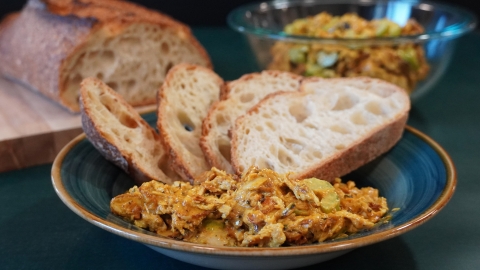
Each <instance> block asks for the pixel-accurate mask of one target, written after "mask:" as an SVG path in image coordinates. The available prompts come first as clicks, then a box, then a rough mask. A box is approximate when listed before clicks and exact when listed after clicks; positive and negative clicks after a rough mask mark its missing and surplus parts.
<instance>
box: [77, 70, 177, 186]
mask: <svg viewBox="0 0 480 270" xmlns="http://www.w3.org/2000/svg"><path fill="white" fill-rule="evenodd" d="M80 107H81V118H82V127H83V130H84V132H85V134H86V135H87V138H88V139H89V140H90V142H91V143H92V144H93V146H94V147H95V148H96V149H97V150H98V151H100V153H101V154H102V155H103V156H104V157H105V158H106V159H107V160H109V161H111V162H112V163H114V164H115V165H117V166H118V167H120V168H121V169H122V170H124V171H125V172H127V173H128V174H130V176H132V178H133V179H134V181H135V183H136V184H137V185H140V184H141V183H143V182H145V181H150V180H152V179H155V180H158V181H161V182H164V183H169V184H170V183H172V182H173V180H179V179H180V177H179V176H178V175H176V174H175V173H174V172H173V170H171V169H170V168H169V163H168V156H167V154H166V152H165V151H164V149H163V146H162V142H161V140H160V137H159V135H158V134H157V133H156V131H155V130H154V129H153V128H152V127H151V126H150V125H149V124H148V123H147V122H145V120H143V118H142V117H141V116H140V115H139V114H138V113H137V112H136V111H135V109H134V108H133V107H132V106H131V105H129V104H128V103H126V102H125V101H124V100H123V98H122V96H120V95H119V94H118V93H117V92H115V91H113V90H112V89H111V88H110V87H108V86H107V85H106V84H105V83H103V82H102V81H100V80H98V79H96V78H86V79H84V80H83V81H82V83H81V90H80Z"/></svg>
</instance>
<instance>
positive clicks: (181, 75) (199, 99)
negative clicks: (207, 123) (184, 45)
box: [157, 64, 226, 183]
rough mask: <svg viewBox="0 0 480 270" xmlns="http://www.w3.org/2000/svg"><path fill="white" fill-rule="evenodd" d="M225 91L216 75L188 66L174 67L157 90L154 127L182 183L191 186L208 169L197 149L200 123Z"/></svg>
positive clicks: (199, 150) (208, 166) (198, 148)
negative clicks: (188, 182) (155, 126)
mask: <svg viewBox="0 0 480 270" xmlns="http://www.w3.org/2000/svg"><path fill="white" fill-rule="evenodd" d="M225 89H226V88H225V85H224V81H223V80H222V78H220V77H219V76H218V75H217V74H216V73H215V72H213V71H212V70H210V69H207V68H204V67H201V66H197V65H191V64H179V65H176V66H174V67H173V68H172V69H171V70H170V71H169V72H168V74H167V77H166V79H165V83H164V84H163V85H162V87H161V88H160V91H159V94H158V97H159V98H158V100H159V104H158V110H157V115H158V119H157V127H158V130H159V132H160V134H161V138H162V141H163V143H164V146H165V149H166V150H167V151H168V154H169V156H170V160H171V162H172V167H173V169H174V170H175V171H176V172H177V173H178V174H179V175H180V176H181V177H182V178H183V179H184V180H187V181H190V182H192V183H193V181H194V179H195V177H196V176H198V175H200V174H201V173H203V172H205V171H207V170H210V168H211V167H210V165H209V164H208V163H207V161H206V160H205V157H204V155H203V152H202V150H201V149H200V136H201V129H202V121H203V119H204V118H205V117H206V116H207V113H208V110H209V108H210V106H211V105H212V104H213V103H214V102H216V101H217V100H220V99H222V98H223V97H224V96H225V91H226V90H225Z"/></svg>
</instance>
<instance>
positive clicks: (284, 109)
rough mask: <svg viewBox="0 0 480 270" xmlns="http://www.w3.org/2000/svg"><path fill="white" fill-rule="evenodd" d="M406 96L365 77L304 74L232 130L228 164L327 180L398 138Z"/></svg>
mask: <svg viewBox="0 0 480 270" xmlns="http://www.w3.org/2000/svg"><path fill="white" fill-rule="evenodd" d="M409 110H410V99H409V97H408V95H407V93H406V92H405V91H404V90H403V89H401V88H399V87H397V86H395V85H393V84H390V83H387V82H385V81H381V80H376V79H369V78H360V77H359V78H341V79H320V78H314V79H305V80H304V81H303V82H302V85H301V91H300V92H287V93H277V94H272V95H270V96H268V97H267V98H265V99H264V100H262V101H261V102H260V103H258V104H257V105H256V106H255V107H254V108H252V109H251V110H250V111H249V112H248V113H247V114H246V115H244V116H241V117H239V118H238V119H237V121H236V123H235V127H234V129H233V130H232V165H233V167H234V169H235V170H236V172H237V173H239V174H241V173H242V172H244V171H245V170H247V169H248V168H249V167H250V166H253V165H255V166H258V167H259V168H269V169H272V170H275V171H277V172H279V173H286V172H294V177H298V178H299V179H301V178H308V177H319V178H321V179H325V180H329V181H332V180H333V179H334V178H335V177H340V176H343V175H345V174H347V173H349V172H351V171H353V170H355V169H357V168H359V167H360V166H362V165H364V164H366V163H367V162H369V161H371V160H373V159H374V158H376V157H378V156H379V155H381V154H382V153H385V152H386V151H388V150H389V149H390V148H391V147H392V146H393V145H395V144H396V143H397V141H398V140H399V139H400V138H401V136H402V134H403V130H404V127H405V124H406V121H407V117H408V112H409Z"/></svg>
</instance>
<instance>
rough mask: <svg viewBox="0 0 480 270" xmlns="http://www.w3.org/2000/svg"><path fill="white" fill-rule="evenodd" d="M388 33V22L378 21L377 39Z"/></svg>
mask: <svg viewBox="0 0 480 270" xmlns="http://www.w3.org/2000/svg"><path fill="white" fill-rule="evenodd" d="M387 31H388V21H386V20H380V21H378V24H377V29H376V31H375V35H376V36H377V37H381V36H383V35H385V33H387Z"/></svg>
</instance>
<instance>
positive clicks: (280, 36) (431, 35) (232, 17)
mask: <svg viewBox="0 0 480 270" xmlns="http://www.w3.org/2000/svg"><path fill="white" fill-rule="evenodd" d="M388 2H396V3H402V4H410V5H412V6H417V7H419V8H421V9H432V8H437V9H440V10H443V11H445V12H448V13H450V14H458V15H459V16H458V17H460V18H461V21H460V22H457V23H454V24H452V25H449V26H447V27H445V28H443V29H441V30H435V31H429V32H426V33H422V34H418V35H409V36H399V37H375V38H318V37H308V36H300V35H288V34H286V33H284V32H283V31H282V32H278V31H273V30H270V29H267V28H261V27H254V26H251V25H248V24H246V23H245V20H243V19H242V17H243V15H244V14H246V13H247V12H250V11H252V10H256V11H264V10H272V9H281V8H286V7H290V6H297V5H302V4H306V5H312V4H315V3H321V4H326V5H330V4H362V5H367V4H375V3H388ZM227 24H228V25H229V26H230V28H232V29H233V30H236V31H237V32H240V33H245V34H250V35H255V36H259V37H264V38H268V39H273V40H281V41H288V42H296V43H311V42H316V43H325V44H338V43H341V44H351V43H355V44H356V45H368V44H392V43H394V44H399V43H406V42H417V43H419V42H426V41H428V40H434V39H442V38H448V39H452V38H456V37H459V36H461V35H464V34H466V33H468V32H470V31H472V30H474V29H475V27H476V25H477V18H476V16H475V15H474V14H473V13H472V12H470V11H468V10H466V9H464V8H461V7H458V6H454V5H449V4H444V3H436V2H431V1H428V0H427V1H418V0H273V1H268V2H257V3H249V4H244V5H241V6H238V7H237V8H235V9H233V10H232V11H230V12H229V13H228V15H227Z"/></svg>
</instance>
